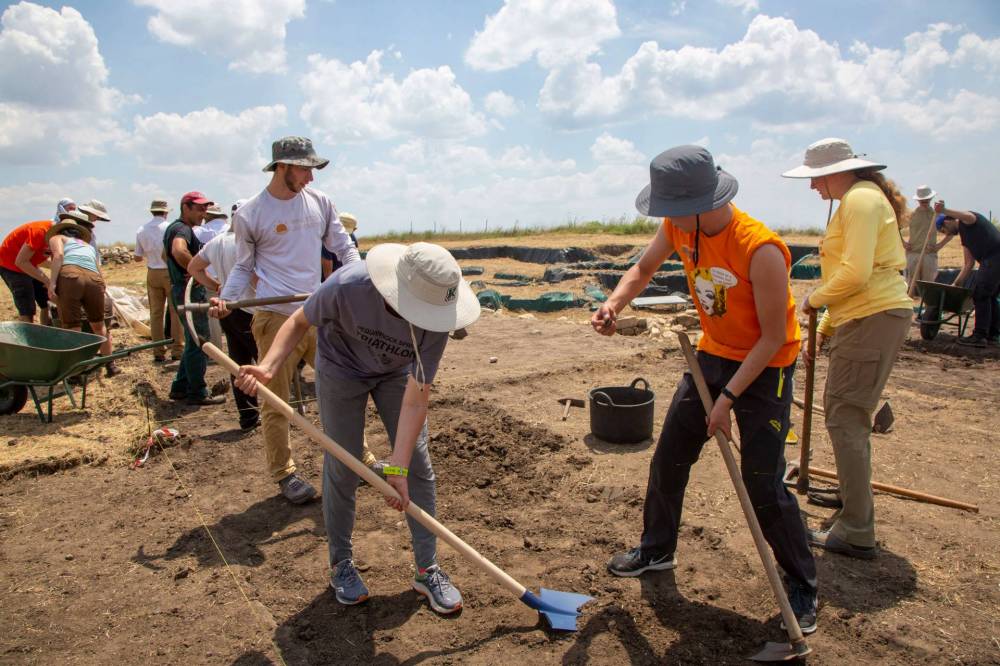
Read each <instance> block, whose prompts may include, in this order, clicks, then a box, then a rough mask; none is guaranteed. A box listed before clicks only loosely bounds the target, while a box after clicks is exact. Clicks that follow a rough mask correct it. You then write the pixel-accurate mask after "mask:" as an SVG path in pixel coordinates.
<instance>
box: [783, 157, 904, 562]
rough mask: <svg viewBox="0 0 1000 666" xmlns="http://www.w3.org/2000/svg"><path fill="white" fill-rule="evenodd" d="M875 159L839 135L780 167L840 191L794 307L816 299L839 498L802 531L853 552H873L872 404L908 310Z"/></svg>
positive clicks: (893, 202)
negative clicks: (827, 515)
mask: <svg viewBox="0 0 1000 666" xmlns="http://www.w3.org/2000/svg"><path fill="white" fill-rule="evenodd" d="M884 168H885V165H884V164H876V163H874V162H870V161H868V160H865V159H861V158H860V157H859V156H857V155H855V153H854V151H853V150H852V149H851V146H850V145H849V144H848V143H847V142H846V141H844V140H843V139H823V140H821V141H817V142H816V143H814V144H812V145H811V146H809V147H808V148H807V149H806V154H805V160H804V163H803V165H802V166H800V167H797V168H795V169H792V170H791V171H786V172H785V173H784V174H782V175H783V176H785V177H786V178H809V179H811V183H810V186H811V187H812V189H814V190H816V192H817V193H818V194H819V195H820V196H821V197H822V198H823V199H824V200H828V201H829V202H830V210H831V212H832V210H833V201H834V199H836V200H838V201H840V205H839V206H838V207H837V211H836V212H835V213H833V215H832V216H830V217H829V221H828V222H827V227H826V234H825V235H824V237H823V241H822V242H821V244H820V270H821V280H822V284H821V285H820V286H819V287H818V288H817V289H816V290H814V291H813V292H812V293H811V294H810V295H809V296H808V297H807V298H806V299H805V301H804V302H803V304H802V311H803V312H805V313H807V314H808V313H810V312H812V311H814V310H819V309H820V308H823V307H826V312H825V313H824V314H823V316H822V318H821V319H820V322H819V329H818V334H819V337H818V341H819V346H820V347H822V344H823V341H824V340H825V339H826V338H831V344H830V363H829V367H828V369H827V378H826V390H825V393H824V396H823V408H824V411H825V412H826V429H827V432H828V433H829V435H830V441H831V442H832V444H833V454H834V457H835V459H836V462H837V478H838V479H839V482H840V497H841V502H842V503H843V508H842V509H841V510H840V512H839V513H838V514H837V515H836V520H835V521H834V523H833V525H831V526H830V529H829V530H817V531H812V532H810V534H809V541H810V543H811V544H813V545H815V546H819V547H820V548H824V549H826V550H829V551H832V552H836V553H840V554H843V555H848V556H850V557H857V558H861V559H874V558H875V557H876V556H877V554H878V549H877V546H876V543H875V506H874V498H873V497H872V490H871V441H870V438H871V431H872V414H873V413H874V411H875V407H876V405H877V404H878V400H879V397H880V396H881V394H882V389H883V388H885V384H886V382H887V381H888V379H889V373H890V371H891V370H892V365H893V363H895V361H896V356H897V354H898V353H899V349H900V347H902V346H903V342H904V341H905V340H906V336H907V333H908V332H909V328H910V320H911V319H912V318H913V309H912V308H913V302H912V301H911V300H910V298H909V296H907V293H906V282H905V280H904V279H903V276H902V275H901V274H900V271H902V270H903V269H904V268H905V266H906V252H905V250H904V249H903V242H902V239H901V238H900V236H899V220H900V219H902V217H903V214H904V212H905V199H904V198H903V197H902V196H900V195H899V193H898V190H896V188H895V186H894V185H893V184H892V183H891V182H889V181H887V180H886V178H885V176H883V175H882V174H881V173H879V172H880V171H881V170H882V169H884ZM804 360H805V361H806V363H812V362H813V359H811V358H805V359H804Z"/></svg>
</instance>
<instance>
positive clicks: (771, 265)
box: [708, 243, 790, 439]
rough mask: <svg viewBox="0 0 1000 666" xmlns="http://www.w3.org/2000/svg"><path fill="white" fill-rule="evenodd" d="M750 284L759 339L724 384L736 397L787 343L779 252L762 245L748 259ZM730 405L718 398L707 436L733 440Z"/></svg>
mask: <svg viewBox="0 0 1000 666" xmlns="http://www.w3.org/2000/svg"><path fill="white" fill-rule="evenodd" d="M750 283H751V287H752V288H753V300H754V306H755V308H756V310H757V321H759V322H760V337H759V338H758V339H757V342H755V343H754V345H753V347H751V348H750V352H749V353H748V354H747V355H746V358H744V359H743V362H742V363H741V364H740V367H739V369H738V370H736V373H735V374H734V375H733V376H732V377H731V378H730V380H729V382H728V383H727V384H726V388H728V389H729V391H730V392H732V393H733V395H735V396H737V397H739V396H740V395H742V393H743V391H745V390H746V389H747V387H748V386H750V385H751V384H753V383H754V381H755V380H756V379H757V377H759V376H760V373H761V372H763V371H764V368H766V367H767V365H768V363H770V362H771V359H773V358H774V355H775V354H777V353H778V351H779V350H780V349H781V347H782V346H783V345H784V344H785V343H786V342H787V338H786V331H785V324H786V321H787V316H788V315H787V313H786V309H787V308H788V290H789V288H790V285H789V281H788V267H787V266H786V265H785V256H784V254H782V252H781V250H780V249H779V248H778V247H777V246H776V245H773V244H771V243H768V244H766V245H762V246H761V247H759V248H758V249H757V251H756V252H754V253H753V257H751V258H750ZM732 408H733V401H732V400H730V399H729V398H728V397H726V396H725V395H719V398H718V400H716V401H715V406H714V408H713V409H712V413H711V414H710V415H709V419H708V434H709V435H714V434H715V431H716V430H717V429H721V430H722V431H723V432H724V433H725V434H726V436H727V437H728V438H730V439H732V419H731V415H730V411H731V410H732Z"/></svg>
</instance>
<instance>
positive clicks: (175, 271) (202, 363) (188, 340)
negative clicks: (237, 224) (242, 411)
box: [163, 192, 226, 405]
mask: <svg viewBox="0 0 1000 666" xmlns="http://www.w3.org/2000/svg"><path fill="white" fill-rule="evenodd" d="M211 203H212V202H211V201H210V200H209V199H208V197H206V196H205V195H204V194H202V193H201V192H188V193H187V194H185V195H184V196H183V197H181V211H180V213H181V216H180V217H179V218H177V219H176V220H174V221H173V222H171V223H170V226H168V227H167V230H166V231H165V232H164V234H163V251H164V253H165V254H166V257H167V270H168V271H169V272H170V298H171V299H172V300H173V305H174V308H176V307H177V306H178V305H180V304H182V303H184V287H185V285H186V284H187V280H188V277H189V276H188V272H187V267H188V264H189V263H190V262H191V258H192V257H193V256H194V255H196V254H198V250H200V249H201V243H200V242H199V241H198V237H197V236H195V235H194V227H196V226H198V225H199V224H201V223H202V221H203V220H204V219H205V211H207V210H208V207H209V205H211ZM191 302H192V303H204V302H205V288H204V287H203V286H201V285H200V284H198V283H197V282H196V283H195V284H193V285H192V286H191ZM193 319H194V325H195V329H196V333H197V334H198V335H199V336H201V337H203V338H208V337H209V332H208V319H207V318H206V317H205V316H204V315H203V314H201V313H194V314H193ZM181 328H182V330H183V331H184V353H183V354H182V355H181V362H180V365H179V366H177V374H176V375H174V381H173V383H171V385H170V399H171V400H187V402H188V404H189V405H217V404H219V403H222V402H225V400H226V398H225V396H219V397H217V398H213V397H211V396H209V395H208V388H207V386H206V385H205V370H206V368H207V366H208V357H206V356H205V352H203V351H202V350H201V345H199V344H198V341H197V340H195V339H194V338H193V337H191V332H190V331H189V330H188V327H187V326H182V327H181ZM179 333H180V331H177V332H176V333H175V335H179Z"/></svg>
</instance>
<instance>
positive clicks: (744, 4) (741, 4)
mask: <svg viewBox="0 0 1000 666" xmlns="http://www.w3.org/2000/svg"><path fill="white" fill-rule="evenodd" d="M716 1H717V2H718V3H719V4H720V5H725V6H727V7H735V8H736V9H739V10H740V11H741V12H743V13H744V14H752V13H754V12H756V11H759V10H760V4H759V3H758V2H757V0H716Z"/></svg>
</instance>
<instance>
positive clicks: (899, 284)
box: [809, 180, 913, 337]
mask: <svg viewBox="0 0 1000 666" xmlns="http://www.w3.org/2000/svg"><path fill="white" fill-rule="evenodd" d="M819 256H820V259H819V263H820V271H821V281H822V284H821V285H820V287H819V288H818V289H816V290H815V291H814V292H813V293H812V294H811V295H810V296H809V304H810V305H811V306H813V307H814V308H820V307H823V306H824V305H825V306H826V308H827V310H826V314H824V315H823V318H822V319H821V320H820V324H819V329H818V330H819V333H820V334H822V335H825V336H827V337H829V336H830V335H832V334H833V329H835V328H836V327H837V326H840V325H841V324H843V323H844V322H847V321H850V320H852V319H860V318H862V317H867V316H868V315H872V314H875V313H877V312H884V311H885V310H893V309H896V308H906V309H909V308H912V307H913V301H912V300H910V297H909V296H907V294H906V281H905V280H904V279H903V276H902V275H900V271H901V270H903V268H904V267H905V266H906V253H905V251H904V250H903V242H902V240H901V239H900V237H899V227H898V226H897V224H896V215H895V213H894V212H893V210H892V206H891V205H889V200H888V199H886V198H885V195H884V194H882V190H880V189H879V188H878V186H877V185H875V184H874V183H871V182H869V181H865V180H862V181H859V182H857V183H856V184H854V185H853V186H852V187H851V189H849V190H848V191H847V193H845V194H844V196H843V197H842V198H841V200H840V206H838V207H837V212H836V213H834V215H833V218H832V219H831V220H830V225H829V226H828V227H827V230H826V235H825V236H824V238H823V241H822V243H821V244H820V248H819Z"/></svg>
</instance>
